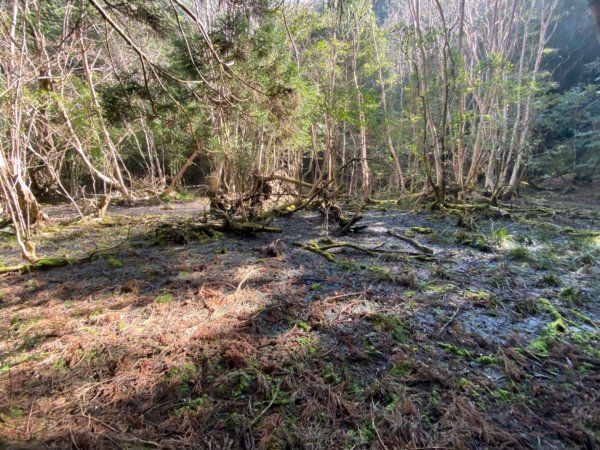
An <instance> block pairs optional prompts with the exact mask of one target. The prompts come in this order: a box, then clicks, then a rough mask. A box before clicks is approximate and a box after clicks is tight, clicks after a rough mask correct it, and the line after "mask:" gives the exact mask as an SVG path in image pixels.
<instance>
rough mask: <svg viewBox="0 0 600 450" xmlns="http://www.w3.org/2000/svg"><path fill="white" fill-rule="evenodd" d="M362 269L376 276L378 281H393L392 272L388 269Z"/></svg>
mask: <svg viewBox="0 0 600 450" xmlns="http://www.w3.org/2000/svg"><path fill="white" fill-rule="evenodd" d="M361 269H364V270H366V271H368V272H371V273H373V274H375V276H376V278H377V280H379V281H390V280H392V275H391V274H390V272H389V271H388V270H387V269H384V268H383V267H379V266H367V265H363V266H361Z"/></svg>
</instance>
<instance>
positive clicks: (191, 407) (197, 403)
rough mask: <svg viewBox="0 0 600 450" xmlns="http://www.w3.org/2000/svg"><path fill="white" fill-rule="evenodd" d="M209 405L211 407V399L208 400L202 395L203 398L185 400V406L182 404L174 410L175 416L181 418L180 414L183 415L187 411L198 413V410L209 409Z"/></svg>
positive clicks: (207, 397)
mask: <svg viewBox="0 0 600 450" xmlns="http://www.w3.org/2000/svg"><path fill="white" fill-rule="evenodd" d="M211 405H212V398H210V397H209V396H207V395H203V396H201V397H197V398H192V399H189V400H187V401H186V402H185V404H183V405H182V406H179V407H178V408H177V409H176V410H175V415H176V416H181V415H182V414H184V413H185V412H187V411H198V410H199V409H202V408H207V407H210V406H211Z"/></svg>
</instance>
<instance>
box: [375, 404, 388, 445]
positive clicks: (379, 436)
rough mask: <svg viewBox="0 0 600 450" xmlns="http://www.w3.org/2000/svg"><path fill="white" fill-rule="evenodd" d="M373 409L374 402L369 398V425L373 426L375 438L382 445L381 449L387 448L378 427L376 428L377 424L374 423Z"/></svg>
mask: <svg viewBox="0 0 600 450" xmlns="http://www.w3.org/2000/svg"><path fill="white" fill-rule="evenodd" d="M374 410H375V404H374V403H373V400H371V425H372V426H373V429H374V430H375V434H376V435H377V440H378V441H379V443H380V444H381V446H382V447H383V450H388V448H387V446H386V445H385V442H383V439H382V438H381V434H379V429H378V428H377V425H376V424H375V413H374Z"/></svg>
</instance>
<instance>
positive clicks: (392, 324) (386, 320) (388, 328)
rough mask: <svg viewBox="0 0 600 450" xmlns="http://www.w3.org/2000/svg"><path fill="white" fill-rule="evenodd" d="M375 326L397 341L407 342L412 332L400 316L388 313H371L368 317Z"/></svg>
mask: <svg viewBox="0 0 600 450" xmlns="http://www.w3.org/2000/svg"><path fill="white" fill-rule="evenodd" d="M368 320H369V322H371V323H372V324H373V325H374V326H375V328H376V329H377V330H378V331H380V332H383V333H390V334H391V336H392V338H394V340H395V341H396V342H398V343H408V342H410V340H411V339H412V333H411V332H410V330H409V329H408V328H407V326H406V325H405V324H404V322H403V321H402V319H401V318H399V317H397V316H393V315H389V314H379V313H377V314H373V315H372V316H369V318H368Z"/></svg>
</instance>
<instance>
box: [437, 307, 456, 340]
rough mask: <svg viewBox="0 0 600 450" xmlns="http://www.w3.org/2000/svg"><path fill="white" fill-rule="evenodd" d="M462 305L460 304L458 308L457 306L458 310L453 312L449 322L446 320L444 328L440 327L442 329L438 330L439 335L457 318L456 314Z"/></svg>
mask: <svg viewBox="0 0 600 450" xmlns="http://www.w3.org/2000/svg"><path fill="white" fill-rule="evenodd" d="M460 308H461V306H459V307H458V308H456V311H454V314H452V317H450V320H449V321H448V322H446V323H445V324H444V326H443V327H442V328H440V331H438V336H439V335H440V334H442V333H443V332H444V330H445V329H446V328H448V326H449V325H450V324H451V323H452V321H453V320H454V319H455V318H456V315H457V314H458V312H459V311H460Z"/></svg>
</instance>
